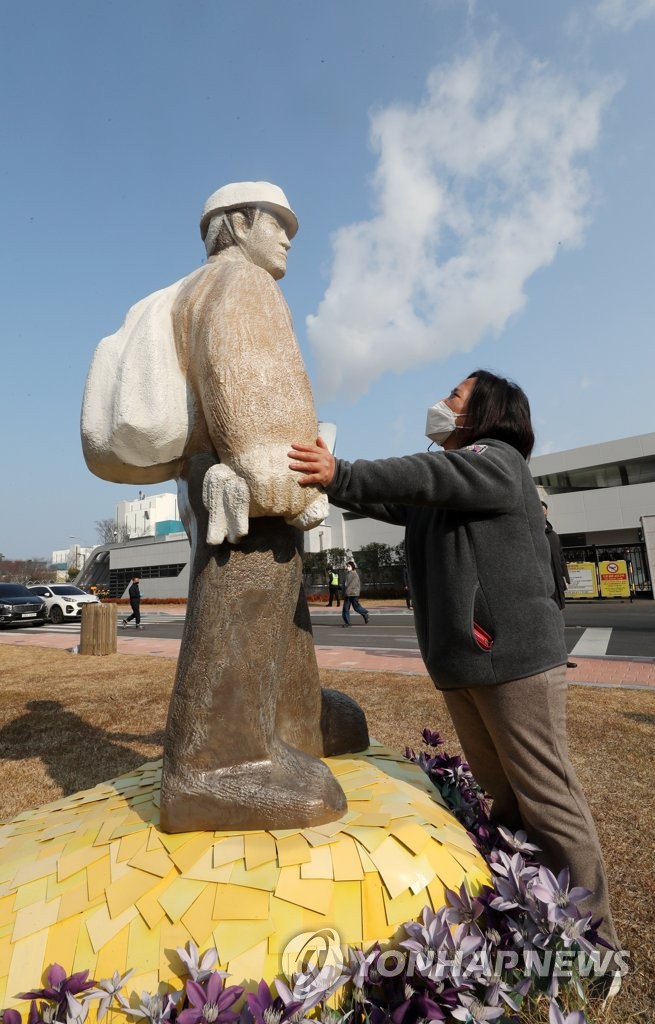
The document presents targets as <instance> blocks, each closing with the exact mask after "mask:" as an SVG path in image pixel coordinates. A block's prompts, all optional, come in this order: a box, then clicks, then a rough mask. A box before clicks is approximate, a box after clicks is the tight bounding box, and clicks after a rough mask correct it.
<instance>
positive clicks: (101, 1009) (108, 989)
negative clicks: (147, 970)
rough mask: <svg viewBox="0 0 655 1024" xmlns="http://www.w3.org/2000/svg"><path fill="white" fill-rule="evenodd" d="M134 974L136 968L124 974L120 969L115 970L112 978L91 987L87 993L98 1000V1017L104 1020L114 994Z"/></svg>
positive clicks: (104, 979)
mask: <svg viewBox="0 0 655 1024" xmlns="http://www.w3.org/2000/svg"><path fill="white" fill-rule="evenodd" d="M133 974H134V968H132V970H130V971H127V973H126V974H123V975H122V976H121V975H120V974H119V973H118V971H114V973H113V974H112V976H111V978H103V979H102V981H99V982H97V985H98V987H97V988H94V989H91V990H90V991H89V992H88V993H87V995H88V997H89V998H93V999H97V1000H98V1009H97V1010H96V1019H97V1020H99V1021H100V1020H102V1019H103V1017H104V1016H105V1015H106V1013H107V1010H108V1009H109V1007H110V1005H111V1001H112V999H113V998H114V996H116V995H118V993H119V992H120V990H121V989H122V988H123V986H124V985H125V983H126V981H128V979H129V978H131V977H132V975H133Z"/></svg>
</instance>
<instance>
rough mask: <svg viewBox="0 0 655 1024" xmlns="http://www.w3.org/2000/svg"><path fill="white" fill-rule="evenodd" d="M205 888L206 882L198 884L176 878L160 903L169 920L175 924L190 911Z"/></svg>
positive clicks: (161, 897)
mask: <svg viewBox="0 0 655 1024" xmlns="http://www.w3.org/2000/svg"><path fill="white" fill-rule="evenodd" d="M204 888H205V882H196V881H193V880H192V879H188V878H182V877H181V876H180V877H178V878H175V879H174V880H173V881H172V882H171V884H170V885H169V887H168V889H167V890H166V891H165V892H163V893H162V894H161V896H160V897H159V902H160V903H161V905H162V907H163V908H164V910H165V911H166V914H167V916H168V917H169V919H170V920H171V921H172V922H173V923H175V922H176V921H179V919H180V918H181V917H182V914H184V913H185V912H186V911H187V910H188V909H189V907H190V906H191V904H192V903H193V901H194V900H196V899H197V898H198V896H199V895H200V893H201V892H202V890H203V889H204Z"/></svg>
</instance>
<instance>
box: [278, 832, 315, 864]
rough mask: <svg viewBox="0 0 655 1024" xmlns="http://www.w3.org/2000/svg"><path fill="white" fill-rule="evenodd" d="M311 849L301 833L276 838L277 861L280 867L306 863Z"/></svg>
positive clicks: (309, 857)
mask: <svg viewBox="0 0 655 1024" xmlns="http://www.w3.org/2000/svg"><path fill="white" fill-rule="evenodd" d="M311 857H312V851H311V849H310V846H309V843H308V842H307V840H306V839H303V837H302V836H301V835H299V834H298V835H295V836H287V838H286V839H278V840H277V861H278V864H279V865H280V867H281V868H286V867H289V866H291V865H292V864H306V863H308V862H309V861H310V860H311Z"/></svg>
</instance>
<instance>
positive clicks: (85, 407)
mask: <svg viewBox="0 0 655 1024" xmlns="http://www.w3.org/2000/svg"><path fill="white" fill-rule="evenodd" d="M203 269H204V268H203V267H201V268H199V270H195V271H194V272H193V274H190V275H188V276H187V277H184V278H182V279H181V280H180V281H176V282H175V284H171V285H169V286H168V288H162V289H161V290H160V291H158V292H153V294H152V295H148V296H147V297H146V298H145V299H141V301H140V302H137V303H136V305H134V306H132V308H131V309H130V310H129V312H128V314H127V316H126V317H125V322H124V323H123V325H122V327H120V329H119V330H118V331H116V333H115V334H110V335H109V336H108V337H107V338H103V339H102V341H101V342H100V344H99V345H98V347H97V348H96V351H95V354H94V356H93V360H92V362H91V368H90V370H89V374H88V377H87V381H86V387H85V389H84V400H83V403H82V427H81V429H82V447H83V449H84V452H85V455H86V454H87V453H88V452H92V453H93V467H92V468H93V472H94V473H95V474H96V475H97V476H101V477H103V478H104V479H107V480H115V468H114V467H115V466H116V460H118V461H119V462H120V463H123V464H125V465H126V466H128V467H132V468H133V469H137V470H138V469H139V468H141V467H148V474H147V482H148V483H157V482H161V481H162V480H168V479H170V476H171V471H170V463H171V462H174V461H175V460H176V459H179V458H180V457H181V456H182V454H183V452H184V446H185V443H186V440H187V437H188V435H189V431H190V425H191V424H190V408H189V401H188V398H187V384H186V379H185V377H184V375H183V373H182V370H181V369H180V365H179V362H178V358H177V352H176V348H175V338H174V336H173V323H172V318H171V311H172V308H173V304H174V302H175V299H176V298H177V295H178V293H179V291H180V289H181V288H182V286H183V285H184V284H186V283H187V281H189V279H190V278H191V277H193V276H194V274H198V273H199V272H200V271H202V270H203ZM104 458H106V460H107V466H106V469H105V471H104V472H103V459H104ZM157 466H161V475H158V473H157V469H156V467H157ZM131 476H132V478H133V479H135V480H136V476H135V474H131ZM144 482H145V481H144Z"/></svg>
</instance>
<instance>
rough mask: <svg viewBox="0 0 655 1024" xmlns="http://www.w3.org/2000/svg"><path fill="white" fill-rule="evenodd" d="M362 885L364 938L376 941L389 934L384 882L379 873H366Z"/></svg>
mask: <svg viewBox="0 0 655 1024" xmlns="http://www.w3.org/2000/svg"><path fill="white" fill-rule="evenodd" d="M361 886H362V926H363V931H364V939H365V940H368V941H369V942H374V941H376V940H378V939H380V938H384V937H386V936H387V935H388V934H389V926H388V924H387V916H386V914H385V910H384V900H383V898H382V884H381V881H380V878H379V876H378V875H377V874H365V875H364V878H363V880H362V882H361Z"/></svg>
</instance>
